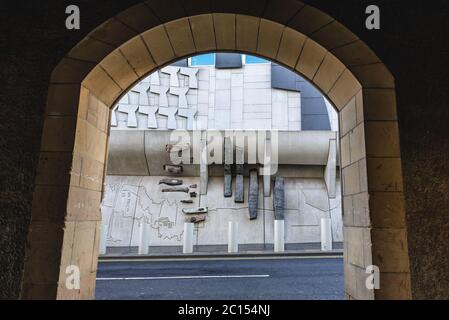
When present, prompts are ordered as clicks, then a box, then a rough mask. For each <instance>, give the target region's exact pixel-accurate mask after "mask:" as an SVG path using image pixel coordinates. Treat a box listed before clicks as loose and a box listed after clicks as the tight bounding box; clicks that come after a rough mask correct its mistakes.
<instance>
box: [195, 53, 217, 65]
mask: <svg viewBox="0 0 449 320" xmlns="http://www.w3.org/2000/svg"><path fill="white" fill-rule="evenodd" d="M189 60H190V65H191V66H213V65H215V53H207V54H200V55H198V56H194V57H191V58H190V59H189Z"/></svg>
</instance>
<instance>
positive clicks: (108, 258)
mask: <svg viewBox="0 0 449 320" xmlns="http://www.w3.org/2000/svg"><path fill="white" fill-rule="evenodd" d="M245 258H246V259H262V258H343V250H340V249H338V250H332V251H320V250H301V251H289V252H279V253H277V252H242V253H208V254H204V253H203V252H199V253H191V254H182V255H180V254H176V255H173V254H161V255H151V254H148V255H120V256H117V255H101V256H100V257H99V259H98V260H99V262H115V261H124V260H135V261H139V260H186V259H187V260H193V259H207V260H219V259H245Z"/></svg>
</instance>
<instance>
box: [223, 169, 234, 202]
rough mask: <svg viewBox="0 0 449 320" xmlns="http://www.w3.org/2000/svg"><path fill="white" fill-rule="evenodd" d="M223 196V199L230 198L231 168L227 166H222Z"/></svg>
mask: <svg viewBox="0 0 449 320" xmlns="http://www.w3.org/2000/svg"><path fill="white" fill-rule="evenodd" d="M224 196H225V198H230V197H232V174H231V166H230V165H228V164H225V165H224Z"/></svg>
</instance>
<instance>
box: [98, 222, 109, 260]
mask: <svg viewBox="0 0 449 320" xmlns="http://www.w3.org/2000/svg"><path fill="white" fill-rule="evenodd" d="M100 228H101V230H100V232H101V238H100V251H99V254H106V241H107V240H108V226H107V225H104V224H101V225H100Z"/></svg>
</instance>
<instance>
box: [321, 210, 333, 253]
mask: <svg viewBox="0 0 449 320" xmlns="http://www.w3.org/2000/svg"><path fill="white" fill-rule="evenodd" d="M321 250H322V251H331V250H332V221H331V219H330V218H321Z"/></svg>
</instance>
